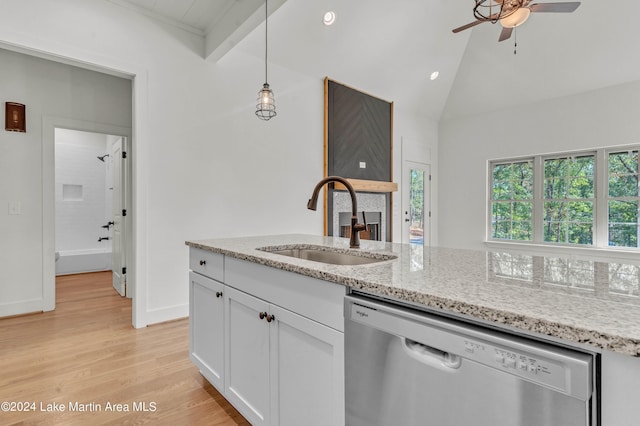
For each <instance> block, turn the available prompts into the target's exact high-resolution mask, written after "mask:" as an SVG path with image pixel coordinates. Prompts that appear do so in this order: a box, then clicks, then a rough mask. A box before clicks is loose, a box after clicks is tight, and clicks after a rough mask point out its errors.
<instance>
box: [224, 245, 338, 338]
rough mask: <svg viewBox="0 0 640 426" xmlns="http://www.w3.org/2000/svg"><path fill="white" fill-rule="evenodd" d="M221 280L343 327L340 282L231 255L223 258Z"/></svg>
mask: <svg viewBox="0 0 640 426" xmlns="http://www.w3.org/2000/svg"><path fill="white" fill-rule="evenodd" d="M225 284H227V285H229V286H231V287H235V288H237V289H238V290H241V291H244V292H245V293H249V294H251V295H253V296H255V297H259V298H261V299H263V300H266V301H268V302H270V303H273V304H274V305H278V306H280V307H283V308H285V309H288V310H290V311H292V312H295V313H297V314H300V315H303V316H305V317H307V318H310V319H312V320H314V321H317V322H319V323H321V324H325V325H328V326H329V327H331V328H333V329H335V330H338V331H344V314H343V310H344V307H343V303H344V296H345V295H346V293H347V288H346V287H345V286H343V285H340V284H336V283H331V282H328V281H322V280H319V279H316V278H311V277H307V276H304V275H300V274H296V273H293V272H289V271H283V270H281V269H277V268H272V267H270V266H264V265H259V264H257V263H253V262H249V261H245V260H239V259H235V258H232V257H227V258H226V259H225Z"/></svg>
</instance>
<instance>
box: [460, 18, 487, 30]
mask: <svg viewBox="0 0 640 426" xmlns="http://www.w3.org/2000/svg"><path fill="white" fill-rule="evenodd" d="M483 22H486V21H480V20H477V21H473V22H470V23H468V24H467V25H463V26H461V27H458V28H454V29H453V32H454V33H459V32H460V31H464V30H467V29H469V28H472V27H475V26H476V25H479V24H482V23H483Z"/></svg>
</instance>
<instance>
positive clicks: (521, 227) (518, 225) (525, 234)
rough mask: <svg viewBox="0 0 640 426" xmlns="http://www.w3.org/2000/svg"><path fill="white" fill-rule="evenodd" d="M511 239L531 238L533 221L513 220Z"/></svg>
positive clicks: (525, 239)
mask: <svg viewBox="0 0 640 426" xmlns="http://www.w3.org/2000/svg"><path fill="white" fill-rule="evenodd" d="M511 233H512V234H511V239H512V240H519V241H530V240H531V234H532V232H531V222H530V221H529V222H513V228H512V231H511Z"/></svg>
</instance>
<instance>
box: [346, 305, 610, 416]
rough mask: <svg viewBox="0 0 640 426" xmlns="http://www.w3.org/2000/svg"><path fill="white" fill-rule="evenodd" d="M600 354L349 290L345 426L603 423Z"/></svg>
mask: <svg viewBox="0 0 640 426" xmlns="http://www.w3.org/2000/svg"><path fill="white" fill-rule="evenodd" d="M597 364H598V362H597V354H595V353H585V352H579V351H575V350H572V349H567V348H563V347H559V346H556V345H551V344H548V343H544V342H540V341H537V340H533V339H528V338H522V337H519V336H515V335H511V334H508V333H505V332H502V331H498V330H494V329H489V328H486V327H480V326H476V325H474V324H469V323H466V322H462V321H459V320H455V319H451V318H445V317H441V316H437V315H432V314H429V313H426V312H422V311H418V310H414V309H411V308H406V307H403V306H399V305H395V304H391V303H386V302H384V301H377V300H372V299H369V298H366V297H362V296H358V295H352V296H347V298H346V301H345V373H346V382H345V385H346V388H345V396H346V399H345V406H346V407H345V408H346V424H347V425H348V426H365V425H366V426H372V425H381V426H382V425H384V426H390V425H402V426H409V425H434V426H466V425H474V426H483V425H491V426H519V425H521V426H525V425H526V426H574V425H575V426H578V425H580V426H584V425H590V426H595V425H598V424H599V422H598V417H599V414H598V411H599V409H598V405H599V403H598V398H597V383H596V377H597V376H598V374H597V373H596V367H597Z"/></svg>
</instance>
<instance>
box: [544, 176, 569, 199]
mask: <svg viewBox="0 0 640 426" xmlns="http://www.w3.org/2000/svg"><path fill="white" fill-rule="evenodd" d="M544 198H547V199H553V198H567V180H566V179H565V178H559V177H553V178H550V179H545V180H544Z"/></svg>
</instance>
